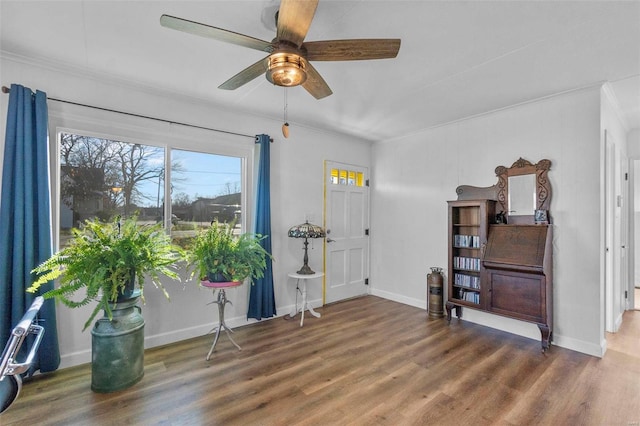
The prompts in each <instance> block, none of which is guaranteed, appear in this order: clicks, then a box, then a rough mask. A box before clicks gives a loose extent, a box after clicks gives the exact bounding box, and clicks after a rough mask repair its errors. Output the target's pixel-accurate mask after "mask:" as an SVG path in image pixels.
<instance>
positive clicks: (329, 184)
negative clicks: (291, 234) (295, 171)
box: [324, 161, 369, 303]
mask: <svg viewBox="0 0 640 426" xmlns="http://www.w3.org/2000/svg"><path fill="white" fill-rule="evenodd" d="M325 177H326V178H325V212H324V219H325V229H326V230H327V238H326V242H325V271H326V275H325V286H324V303H331V302H335V301H338V300H344V299H348V298H351V297H356V296H360V295H363V294H366V293H367V280H368V276H369V186H368V170H367V169H366V168H365V167H359V166H354V165H350V164H342V163H336V162H331V161H326V162H325Z"/></svg>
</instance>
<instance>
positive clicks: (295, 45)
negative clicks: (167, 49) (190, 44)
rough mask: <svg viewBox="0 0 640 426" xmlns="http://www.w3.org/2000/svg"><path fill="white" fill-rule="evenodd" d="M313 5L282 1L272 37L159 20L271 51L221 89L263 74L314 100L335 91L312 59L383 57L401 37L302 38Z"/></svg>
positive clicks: (312, 1)
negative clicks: (296, 88)
mask: <svg viewBox="0 0 640 426" xmlns="http://www.w3.org/2000/svg"><path fill="white" fill-rule="evenodd" d="M317 6H318V0H282V1H281V3H280V9H279V11H278V12H277V13H276V25H277V33H276V37H275V38H274V39H273V40H272V41H270V42H269V41H264V40H260V39H257V38H254V37H250V36H247V35H244V34H239V33H236V32H233V31H229V30H225V29H222V28H217V27H212V26H210V25H205V24H201V23H198V22H194V21H189V20H186V19H182V18H177V17H175V16H170V15H162V16H161V17H160V25H162V26H163V27H166V28H171V29H174V30H178V31H184V32H187V33H191V34H195V35H199V36H202V37H208V38H212V39H214V40H219V41H224V42H227V43H231V44H236V45H239V46H244V47H248V48H251V49H256V50H261V51H264V52H267V53H268V54H269V55H268V56H267V57H266V58H264V59H261V60H259V61H258V62H256V63H255V64H253V65H251V66H249V67H247V68H245V69H244V70H242V71H240V72H239V73H238V74H236V75H234V76H233V77H231V78H230V79H229V80H227V81H225V82H224V83H222V84H221V85H220V86H219V88H220V89H225V90H233V89H237V88H238V87H240V86H242V85H244V84H246V83H248V82H250V81H251V80H253V79H254V78H256V77H258V76H259V75H261V74H266V77H267V80H269V81H270V82H271V83H273V84H275V85H278V86H285V87H293V86H298V85H302V87H304V88H305V89H306V90H307V92H309V93H310V94H311V95H313V96H314V97H315V98H316V99H322V98H324V97H327V96H329V95H331V94H332V93H333V92H332V91H331V88H329V85H328V84H327V83H326V82H325V81H324V79H323V78H322V77H321V76H320V74H319V73H318V71H317V70H316V69H315V68H314V67H313V66H312V65H311V63H310V61H354V60H365V59H386V58H395V57H396V56H397V55H398V50H400V39H347V40H324V41H309V42H305V41H304V38H305V37H306V35H307V32H308V31H309V27H310V26H311V21H312V20H313V16H314V15H315V13H316V8H317Z"/></svg>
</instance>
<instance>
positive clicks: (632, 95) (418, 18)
mask: <svg viewBox="0 0 640 426" xmlns="http://www.w3.org/2000/svg"><path fill="white" fill-rule="evenodd" d="M278 4H279V1H276V0H273V1H239V0H234V1H189V0H181V1H151V0H147V1H99V0H85V1H77V0H76V1H31V0H20V1H12V0H1V1H0V15H1V32H0V43H1V44H0V48H1V50H2V53H4V54H10V55H19V56H21V57H24V58H27V59H29V58H37V59H38V61H45V62H46V63H51V64H55V65H56V66H63V67H69V68H71V69H73V70H74V71H75V72H77V71H86V72H88V73H91V74H98V75H102V76H104V77H105V78H113V79H115V80H117V81H120V82H122V81H126V82H130V83H131V84H134V85H143V86H146V87H152V88H157V89H158V90H162V91H169V92H174V93H183V94H185V95H188V96H191V97H193V98H198V99H201V100H205V101H207V102H211V103H212V104H214V105H217V106H220V107H224V108H226V109H229V108H237V109H242V110H246V111H249V112H250V113H253V114H258V115H260V116H267V117H273V118H274V119H282V116H283V99H284V95H283V92H284V90H288V104H289V107H288V113H289V122H290V123H292V126H295V125H305V126H312V127H316V128H326V129H331V130H333V131H338V132H343V133H347V134H354V135H358V136H360V137H364V138H365V139H368V140H372V141H377V140H387V139H392V138H395V137H398V136H403V135H409V134H413V133H416V132H419V131H420V130H422V129H425V128H429V127H432V126H437V125H439V124H443V123H448V122H452V121H455V120H459V119H461V118H465V117H469V116H474V115H477V114H482V113H485V112H487V111H492V110H496V109H500V108H505V107H508V106H510V105H514V104H518V103H522V102H527V101H529V100H532V99H538V98H541V97H545V96H549V95H553V94H556V93H560V92H564V91H570V90H574V89H579V88H583V87H588V86H592V85H595V84H600V83H603V82H606V81H609V82H612V85H613V88H614V91H615V93H616V95H617V97H618V103H619V105H620V106H621V108H622V109H623V111H624V114H626V116H627V119H628V120H629V123H630V125H631V127H640V1H625V2H614V1H585V2H580V1H548V2H545V1H482V0H479V1H478V0H477V1H464V2H463V1H416V0H414V1H370V0H363V1H331V0H320V4H319V6H318V9H317V12H316V15H315V18H314V20H313V22H312V24H311V28H310V30H309V33H308V35H307V38H306V40H307V41H312V40H326V39H343V38H400V39H402V45H401V47H400V53H399V54H398V57H397V58H396V59H385V60H376V61H353V62H314V66H315V67H316V69H317V70H318V71H319V72H320V73H321V75H322V76H323V77H324V79H325V80H326V81H327V83H328V84H329V86H331V88H332V90H333V93H334V94H333V95H331V96H329V97H327V98H325V99H322V100H316V99H314V98H313V97H312V96H311V95H309V94H308V93H307V92H306V91H305V90H304V89H303V88H301V87H296V88H291V89H283V88H280V87H275V86H272V85H271V84H270V83H269V82H267V81H266V79H265V78H263V77H259V78H257V79H255V80H253V81H251V82H250V83H248V84H246V85H245V86H243V87H241V88H239V89H237V90H235V91H225V90H220V89H218V88H217V86H218V85H220V84H221V83H223V82H224V81H226V80H227V79H228V78H229V77H231V76H233V75H235V74H236V73H237V72H239V71H240V70H242V69H244V68H245V67H247V66H249V65H251V64H253V63H254V62H256V61H258V60H259V59H260V58H262V57H263V56H266V55H265V54H264V53H261V52H259V51H256V50H251V49H248V48H243V47H240V46H236V45H230V44H225V43H222V42H218V41H215V40H210V39H205V38H202V37H198V36H194V35H190V34H186V33H181V32H177V31H174V30H170V29H167V28H163V27H161V26H160V24H159V19H160V15H162V14H164V13H166V14H170V15H174V16H178V17H182V18H186V19H190V20H193V21H198V22H202V23H205V24H208V25H213V26H217V27H221V28H225V29H229V30H232V31H235V32H239V33H243V34H246V35H250V36H252V37H256V38H260V39H263V40H268V41H270V40H271V39H272V38H273V37H274V35H275V25H274V23H273V15H274V12H275V10H276V9H277V5H278ZM1 83H2V84H5V85H7V84H10V83H12V82H5V81H2V82H1ZM18 83H19V82H18ZM40 89H42V90H45V91H47V92H48V94H49V96H52V97H58V98H64V94H63V93H56V91H55V88H45V87H43V88H40ZM136 112H137V111H136ZM237 130H238V131H241V130H242V129H237Z"/></svg>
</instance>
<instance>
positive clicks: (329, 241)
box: [327, 238, 335, 243]
mask: <svg viewBox="0 0 640 426" xmlns="http://www.w3.org/2000/svg"><path fill="white" fill-rule="evenodd" d="M334 241H335V240H332V239H331V238H327V242H328V243H332V242H334Z"/></svg>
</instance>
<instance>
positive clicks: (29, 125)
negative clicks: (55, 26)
mask: <svg viewBox="0 0 640 426" xmlns="http://www.w3.org/2000/svg"><path fill="white" fill-rule="evenodd" d="M6 124H7V126H6V135H5V140H4V160H3V163H2V164H3V168H2V195H1V199H0V230H2V232H0V312H1V313H0V345H2V346H4V345H5V343H6V342H7V340H8V339H9V335H10V332H11V329H12V328H13V327H14V326H15V325H16V324H17V323H18V321H19V320H20V318H22V316H23V315H24V313H25V312H26V311H27V309H28V308H29V306H31V302H32V301H33V299H34V298H35V296H36V295H33V294H29V293H26V292H25V290H26V288H27V287H29V286H30V285H31V282H32V278H33V277H32V275H31V270H32V269H33V268H34V267H35V266H37V265H38V264H40V263H41V262H42V261H44V260H45V259H47V258H49V257H50V256H51V221H50V205H49V197H50V190H49V155H48V151H49V148H48V144H49V141H48V130H47V126H48V112H47V94H46V93H44V92H41V91H37V92H36V93H35V95H34V94H33V92H32V91H31V90H30V89H28V88H26V87H23V86H21V85H18V84H12V85H11V94H10V95H9V108H8V112H7V123H6ZM52 286H53V283H49V285H47V286H44V287H41V291H42V292H45V291H47V290H49V289H50V288H52ZM38 319H39V324H40V325H42V326H43V327H44V328H45V333H44V337H43V341H42V342H41V344H40V349H39V350H38V356H37V357H36V358H35V360H34V363H33V365H32V368H31V370H30V374H33V372H34V371H35V370H40V371H41V372H47V371H53V370H55V369H57V368H58V365H59V364H60V352H59V349H58V333H57V331H56V314H55V305H54V300H52V299H51V300H47V301H45V303H44V304H43V306H42V308H41V309H40V314H39V316H38ZM30 344H31V342H27V344H23V345H22V349H21V351H23V354H19V355H22V356H24V354H26V352H27V351H28V349H29V348H30ZM18 359H19V360H20V361H22V360H24V358H21V357H19V358H18Z"/></svg>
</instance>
